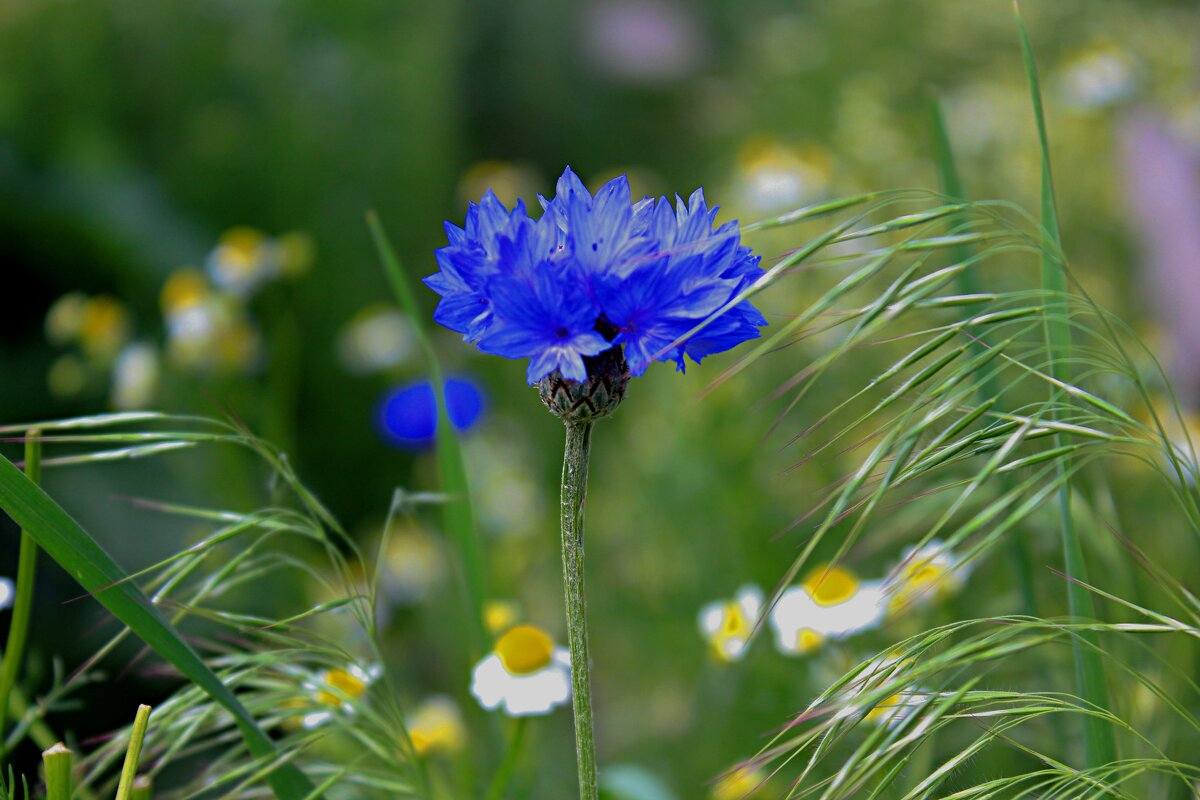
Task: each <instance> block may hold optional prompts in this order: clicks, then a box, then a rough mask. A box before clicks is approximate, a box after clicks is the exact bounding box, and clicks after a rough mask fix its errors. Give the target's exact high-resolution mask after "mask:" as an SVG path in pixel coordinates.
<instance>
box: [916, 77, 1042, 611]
mask: <svg viewBox="0 0 1200 800" xmlns="http://www.w3.org/2000/svg"><path fill="white" fill-rule="evenodd" d="M929 116H930V127H931V129H932V133H933V151H934V161H935V162H936V164H937V169H938V177H939V178H940V179H941V183H942V191H944V192H945V193H946V194H947V195H949V197H950V199H951V200H961V201H965V200H966V199H967V190H966V188H965V187H964V186H963V182H962V178H961V177H960V176H959V173H958V166H957V164H956V163H955V160H954V148H953V147H952V146H951V144H950V132H949V131H948V130H947V128H946V117H945V115H944V114H943V113H942V104H941V103H940V102H939V101H938V99H937V98H936V97H935V96H932V95H931V96H930V98H929ZM965 223H966V215H965V214H964V213H963V212H961V211H960V212H958V213H956V214H954V215H952V216H951V217H950V224H951V228H952V229H959V228H961V227H962V226H963V225H964V224H965ZM950 253H951V257H952V258H953V259H954V261H955V263H957V264H969V263H971V262H972V260H973V257H974V255H975V254H974V250H973V248H972V247H971V245H970V244H968V243H966V242H964V243H962V244H958V245H955V246H954V247H953V248H952V249H951V251H950ZM958 285H959V289H960V290H961V291H962V293H963V294H968V295H973V294H978V293H979V292H981V291H983V286H982V285H981V283H980V280H979V273H978V270H976V269H965V270H963V271H962V272H960V273H959V275H958ZM987 341H988V339H987V333H986V332H981V333H979V334H978V335H977V336H976V338H973V339H972V340H971V344H972V346H973V347H974V348H975V349H976V350H977V351H983V350H986V349H987ZM1000 395H1001V391H1000V385H999V379H998V378H997V377H996V374H995V373H992V372H989V373H987V374H985V376H984V378H983V380H982V382H981V383H980V386H979V400H980V401H981V402H984V403H986V402H988V399H989V398H998V397H1000ZM1000 480H1001V482H1002V483H1003V488H1004V489H1010V488H1012V481H1011V479H1009V478H1007V477H1003V476H1002V477H1001V479H1000ZM1008 549H1009V558H1010V560H1011V561H1012V564H1013V569H1014V571H1015V572H1016V573H1017V585H1018V586H1020V587H1021V604H1022V605H1023V606H1024V608H1025V613H1026V614H1035V613H1037V594H1036V592H1035V591H1034V583H1033V561H1032V559H1031V558H1030V557H1029V547H1028V545H1027V544H1026V542H1025V539H1024V537H1022V536H1021V534H1020V532H1019V531H1013V533H1012V534H1011V535H1010V536H1009V538H1008Z"/></svg>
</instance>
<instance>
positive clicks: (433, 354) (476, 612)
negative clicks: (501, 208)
mask: <svg viewBox="0 0 1200 800" xmlns="http://www.w3.org/2000/svg"><path fill="white" fill-rule="evenodd" d="M367 225H368V226H369V227H370V229H371V236H372V238H373V239H374V241H375V247H376V249H377V250H378V251H379V258H380V260H381V261H382V262H383V267H384V271H385V272H386V273H387V277H388V282H389V283H390V284H391V287H392V291H393V292H394V293H395V295H396V299H397V300H398V301H399V303H400V306H401V307H402V308H403V309H404V313H405V314H407V315H408V319H409V322H410V324H411V325H412V328H413V333H414V335H415V336H416V338H417V341H418V342H419V343H420V345H421V350H422V351H423V352H424V353H425V360H426V362H427V366H428V368H429V375H430V378H431V380H432V382H433V385H434V389H435V391H436V392H437V396H438V422H437V439H436V443H437V460H438V477H439V479H440V481H441V489H442V491H443V492H444V493H446V494H447V495H448V496H449V499H448V500H447V501H446V502H445V503H443V505H442V508H443V515H444V522H445V525H446V532H447V533H448V534H449V535H450V537H451V539H452V540H453V541H454V543H455V546H456V547H457V548H458V551H459V555H460V557H461V558H462V565H463V574H464V576H465V579H466V592H467V604H468V610H469V612H470V613H469V616H470V618H471V627H472V629H473V631H474V634H475V636H474V644H475V649H476V650H481V649H482V648H483V646H484V642H485V640H486V636H487V634H486V631H487V628H486V627H485V626H484V622H483V602H484V599H485V598H486V597H487V576H486V572H485V570H484V560H483V548H482V546H481V545H480V543H479V536H478V533H477V532H476V530H475V512H474V509H473V508H472V506H471V486H470V483H469V482H468V480H467V468H466V464H465V462H464V461H463V454H462V445H461V443H460V442H459V440H458V434H457V433H456V432H455V430H454V426H453V425H451V424H450V417H449V416H448V414H447V411H446V403H445V391H444V385H445V384H444V380H443V376H442V368H441V363H440V362H439V361H438V357H437V351H436V349H435V348H434V346H433V341H432V339H431V338H430V336H429V326H428V323H427V322H426V321H425V312H424V311H423V310H422V308H421V306H420V304H419V303H418V302H417V297H416V295H415V294H414V293H413V290H412V284H411V282H410V281H409V279H408V276H407V274H405V272H404V267H403V266H402V265H401V263H400V259H399V257H398V256H397V255H396V251H395V248H393V247H392V244H391V242H390V241H389V240H388V236H387V233H386V232H385V231H384V229H383V225H382V223H380V221H379V217H378V215H376V214H375V213H374V212H372V213H370V214H368V215H367Z"/></svg>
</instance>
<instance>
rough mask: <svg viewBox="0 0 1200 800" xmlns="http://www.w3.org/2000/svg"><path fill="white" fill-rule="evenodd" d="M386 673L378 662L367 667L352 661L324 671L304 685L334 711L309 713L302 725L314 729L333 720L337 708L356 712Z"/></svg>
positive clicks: (347, 711)
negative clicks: (359, 704) (376, 682)
mask: <svg viewBox="0 0 1200 800" xmlns="http://www.w3.org/2000/svg"><path fill="white" fill-rule="evenodd" d="M382 674H383V668H382V667H380V666H379V665H378V664H375V665H372V666H370V667H366V668H363V667H360V666H358V665H357V664H351V665H349V666H346V667H344V668H343V667H335V668H333V669H324V670H321V671H320V672H319V673H317V675H316V678H315V679H313V680H311V681H308V682H306V683H305V684H304V688H305V689H307V690H308V691H309V693H310V694H311V696H312V698H313V700H315V701H316V702H317V704H319V705H322V706H328V707H329V708H331V709H333V710H331V711H314V712H313V713H311V714H305V715H304V718H303V720H302V721H301V722H302V724H303V725H304V727H305V728H307V729H309V730H311V729H313V728H316V727H318V726H320V725H323V724H325V723H326V722H328V721H329V720H330V719H332V718H333V714H334V711H341V712H343V713H346V714H353V713H354V709H355V705H356V704H357V703H358V701H359V700H361V699H362V698H363V696H364V695H366V693H367V690H368V689H370V688H371V684H372V683H374V682H375V680H376V679H377V678H378V677H379V676H380V675H382Z"/></svg>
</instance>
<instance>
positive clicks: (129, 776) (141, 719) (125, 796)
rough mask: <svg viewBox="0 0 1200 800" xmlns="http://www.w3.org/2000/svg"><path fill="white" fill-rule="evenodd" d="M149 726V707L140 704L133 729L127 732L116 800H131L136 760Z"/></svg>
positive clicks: (136, 766)
mask: <svg viewBox="0 0 1200 800" xmlns="http://www.w3.org/2000/svg"><path fill="white" fill-rule="evenodd" d="M149 724H150V706H148V705H145V704H142V705H140V706H138V710H137V716H136V717H135V718H134V720H133V728H132V729H130V731H129V746H128V747H127V748H126V750H125V763H124V764H122V765H121V780H120V783H118V784H117V800H132V797H133V782H134V779H135V778H137V768H138V759H139V758H141V755H142V744H143V743H144V742H145V741H146V728H147V726H148V725H149Z"/></svg>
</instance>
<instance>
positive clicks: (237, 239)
mask: <svg viewBox="0 0 1200 800" xmlns="http://www.w3.org/2000/svg"><path fill="white" fill-rule="evenodd" d="M266 240H267V237H266V236H264V235H263V234H262V233H261V232H260V231H256V230H254V229H253V228H231V229H230V230H228V231H226V232H225V235H224V236H222V237H221V241H220V243H219V244H220V247H221V248H223V254H224V255H225V256H226V257H227V258H229V259H231V260H232V261H233V262H234V263H235V264H236V265H238V266H248V265H249V264H251V263H253V261H254V260H255V259H256V258H258V254H259V251H260V249H261V248H262V246H263V245H264V244H265V243H266Z"/></svg>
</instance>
